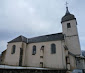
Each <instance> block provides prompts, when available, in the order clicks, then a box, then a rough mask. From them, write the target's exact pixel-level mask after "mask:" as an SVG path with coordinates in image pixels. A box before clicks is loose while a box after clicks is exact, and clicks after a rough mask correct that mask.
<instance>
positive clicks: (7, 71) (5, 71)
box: [0, 69, 67, 73]
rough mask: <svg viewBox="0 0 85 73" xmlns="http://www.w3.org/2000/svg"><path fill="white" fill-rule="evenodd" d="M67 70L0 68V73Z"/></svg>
mask: <svg viewBox="0 0 85 73" xmlns="http://www.w3.org/2000/svg"><path fill="white" fill-rule="evenodd" d="M66 71H67V70H37V69H0V73H66Z"/></svg>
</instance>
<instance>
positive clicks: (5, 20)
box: [0, 0, 85, 50]
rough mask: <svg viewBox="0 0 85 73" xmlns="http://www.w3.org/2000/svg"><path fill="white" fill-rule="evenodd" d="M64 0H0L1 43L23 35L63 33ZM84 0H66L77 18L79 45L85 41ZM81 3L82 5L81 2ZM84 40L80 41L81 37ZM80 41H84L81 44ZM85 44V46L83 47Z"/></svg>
mask: <svg viewBox="0 0 85 73" xmlns="http://www.w3.org/2000/svg"><path fill="white" fill-rule="evenodd" d="M65 1H66V0H0V43H3V44H1V45H2V47H0V50H3V49H5V48H6V47H4V46H6V43H7V42H8V41H10V40H12V39H13V38H15V37H17V36H19V35H24V36H26V37H28V38H30V37H35V36H40V35H45V34H53V33H58V32H62V25H61V18H62V16H64V14H65ZM84 2H85V1H81V2H80V0H78V1H77V0H68V3H69V5H68V6H69V11H70V12H71V13H73V14H74V15H75V16H76V18H77V21H78V24H79V25H78V30H79V36H80V42H81V46H83V45H84V44H83V43H85V42H84V38H82V37H85V34H84V33H85V31H83V30H81V28H82V29H84V26H85V25H84V13H85V9H83V7H84V6H85V5H84ZM80 3H82V4H80ZM82 39H83V40H82ZM82 42H83V43H82ZM83 47H85V46H83Z"/></svg>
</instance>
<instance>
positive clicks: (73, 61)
mask: <svg viewBox="0 0 85 73" xmlns="http://www.w3.org/2000/svg"><path fill="white" fill-rule="evenodd" d="M69 58H70V68H71V69H70V70H74V69H76V59H75V57H74V56H72V55H69Z"/></svg>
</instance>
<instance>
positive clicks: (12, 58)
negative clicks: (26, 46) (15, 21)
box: [5, 42, 22, 65]
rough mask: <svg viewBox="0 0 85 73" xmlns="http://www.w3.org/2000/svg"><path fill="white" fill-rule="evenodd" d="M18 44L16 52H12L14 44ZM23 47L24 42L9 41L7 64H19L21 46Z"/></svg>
mask: <svg viewBox="0 0 85 73" xmlns="http://www.w3.org/2000/svg"><path fill="white" fill-rule="evenodd" d="M13 45H16V50H15V53H14V54H11V50H12V46H13ZM21 47H22V42H15V43H8V46H7V51H6V56H5V64H7V65H19V56H20V48H21Z"/></svg>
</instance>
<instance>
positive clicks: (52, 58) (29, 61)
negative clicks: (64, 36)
mask: <svg viewBox="0 0 85 73" xmlns="http://www.w3.org/2000/svg"><path fill="white" fill-rule="evenodd" d="M52 43H54V44H56V53H55V54H51V44H52ZM34 45H36V49H37V51H36V54H35V55H32V47H33V46H34ZM41 46H44V54H43V67H49V68H60V69H63V68H64V69H65V68H66V66H65V54H64V49H63V48H62V42H61V41H50V42H39V43H31V44H28V46H27V50H26V65H27V66H34V67H40V61H41V60H40V49H41Z"/></svg>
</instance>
